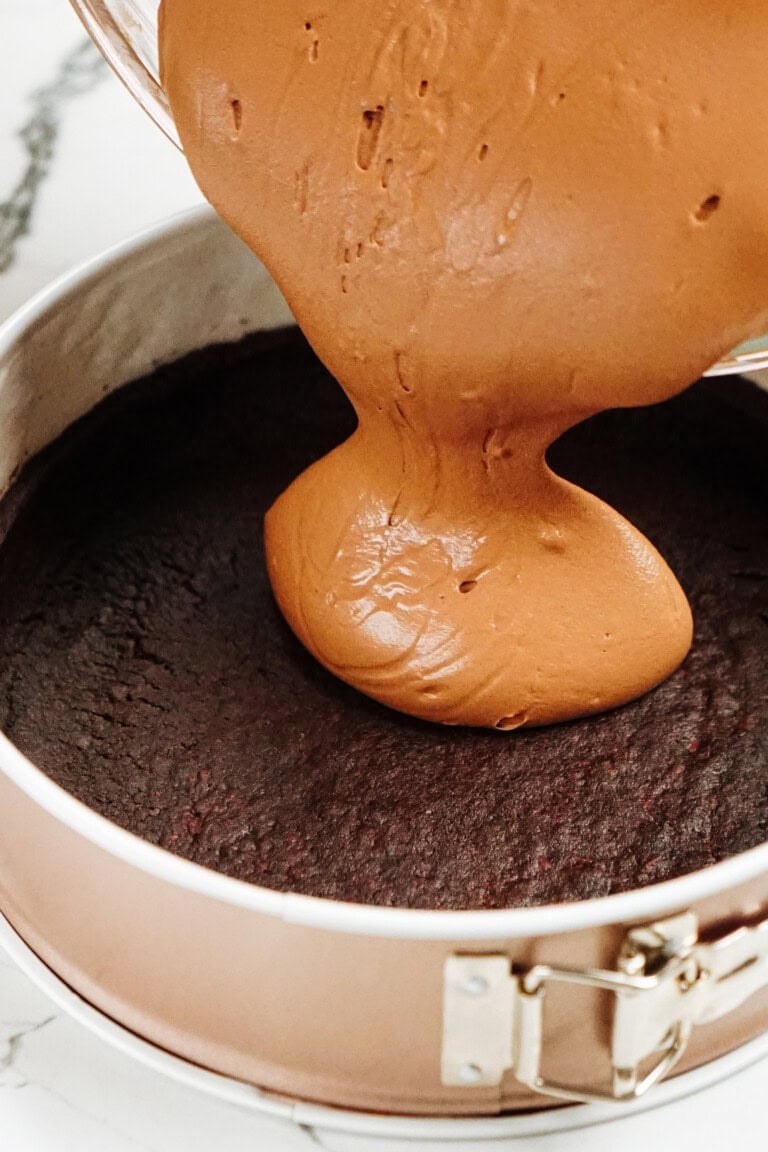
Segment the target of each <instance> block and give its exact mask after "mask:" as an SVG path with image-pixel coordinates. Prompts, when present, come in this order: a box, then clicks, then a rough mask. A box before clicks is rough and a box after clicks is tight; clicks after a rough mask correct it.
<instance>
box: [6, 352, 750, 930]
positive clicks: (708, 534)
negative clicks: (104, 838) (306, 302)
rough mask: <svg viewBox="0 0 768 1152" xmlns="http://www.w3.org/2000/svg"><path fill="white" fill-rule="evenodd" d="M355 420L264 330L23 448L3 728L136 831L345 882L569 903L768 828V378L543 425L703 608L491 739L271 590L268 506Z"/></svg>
mask: <svg viewBox="0 0 768 1152" xmlns="http://www.w3.org/2000/svg"><path fill="white" fill-rule="evenodd" d="M353 426H354V418H353V414H352V410H351V408H350V406H349V404H348V402H347V401H346V399H345V398H344V396H343V394H342V392H341V391H340V389H339V388H338V387H337V386H336V385H335V384H334V382H333V381H332V380H331V379H330V377H329V376H328V374H327V373H326V371H325V370H324V369H323V368H322V367H321V365H320V364H319V362H318V361H317V360H316V359H315V357H314V355H313V354H312V353H311V352H310V351H309V349H308V347H307V345H306V344H305V342H304V340H303V339H302V338H301V337H300V336H299V335H298V334H297V333H296V332H287V333H276V334H273V335H265V336H258V337H251V338H249V339H247V340H246V341H245V342H243V343H242V344H240V345H237V346H231V347H226V348H211V349H209V350H207V351H205V352H202V353H199V354H196V355H193V356H192V357H190V358H188V359H187V360H184V361H182V362H180V363H178V364H176V365H174V366H171V367H169V368H163V369H161V370H160V371H158V372H157V373H156V374H155V375H154V376H153V377H151V378H149V379H148V380H145V381H142V382H140V383H138V384H134V385H132V386H130V387H128V388H127V389H125V390H123V391H122V392H120V393H118V394H116V395H114V396H112V397H110V398H109V399H107V400H105V401H104V402H103V403H102V404H101V405H100V406H99V408H98V409H97V410H96V411H95V412H94V413H93V414H92V415H90V416H89V417H87V418H86V419H84V420H83V421H81V422H80V423H79V424H78V425H76V426H75V427H74V428H73V429H71V430H70V431H69V432H68V433H66V434H65V435H64V436H63V437H62V438H61V440H60V441H58V442H57V443H56V444H54V445H53V446H52V447H51V448H50V449H48V450H46V451H45V452H44V453H43V454H42V455H41V456H40V457H38V458H37V459H36V460H34V461H32V463H31V464H30V465H28V466H27V468H26V469H25V470H24V472H23V474H22V476H21V478H20V479H19V480H18V481H17V483H16V485H15V487H14V489H13V490H12V492H11V494H10V495H9V496H8V497H6V499H5V501H4V502H3V504H2V505H0V513H2V522H3V524H4V525H5V527H4V529H3V532H4V542H3V544H2V547H0V719H1V720H2V725H3V728H4V730H5V731H6V733H7V734H8V735H9V736H10V738H11V739H12V740H14V741H15V742H16V744H17V745H18V746H19V747H20V748H21V749H22V750H23V751H24V752H25V753H26V754H27V755H28V756H29V757H30V758H31V759H32V760H33V761H34V762H35V763H37V764H39V765H40V766H41V767H42V768H43V769H44V770H45V771H46V772H48V773H49V774H50V775H51V776H52V777H53V778H54V779H55V780H56V781H57V782H58V783H60V784H61V785H62V786H63V787H64V788H66V789H67V790H69V791H70V792H72V793H73V794H74V795H76V796H77V797H79V798H80V799H81V800H83V801H84V802H85V803H86V804H88V805H90V806H91V807H92V808H94V809H96V810H97V811H99V812H101V813H103V814H104V815H105V816H107V817H108V818H110V819H112V820H114V821H116V822H117V823H118V824H120V825H122V826H124V827H126V828H128V829H130V830H132V831H134V832H136V833H137V834H138V835H140V836H142V837H144V838H145V839H147V840H149V841H151V842H152V843H155V844H160V845H162V846H163V847H165V848H168V849H170V850H171V851H172V852H175V853H178V854H179V855H182V856H185V857H187V858H189V859H191V860H195V861H197V862H199V863H201V864H205V865H207V866H209V867H211V868H214V869H217V870H219V871H221V872H224V873H227V874H228V875H231V876H236V877H239V878H241V879H244V880H248V881H252V882H254V883H258V884H263V885H266V886H268V887H271V888H276V889H281V890H291V891H297V892H304V893H310V894H314V895H321V896H328V897H335V898H340V899H344V900H355V901H363V902H376V903H380V904H400V905H408V906H411V907H428V908H496V907H505V906H511V905H523V904H536V903H541V902H544V901H552V900H575V899H582V898H585V897H590V896H598V895H604V894H607V893H609V892H619V891H622V890H625V889H629V888H633V887H636V886H638V885H644V884H649V883H653V882H654V881H658V880H663V879H666V878H669V877H672V876H677V875H680V874H681V873H684V872H687V871H690V870H693V869H698V868H702V867H704V866H706V865H708V864H711V863H713V862H715V861H718V860H721V859H723V858H724V857H727V856H730V855H732V854H734V853H737V852H740V851H742V850H744V849H747V848H750V847H752V846H753V845H756V844H759V843H761V842H762V841H764V840H765V839H766V835H767V834H768V725H767V724H766V714H767V711H768V708H767V706H768V534H767V533H766V529H765V516H766V511H765V510H766V507H768V458H767V457H766V452H765V445H766V435H768V396H765V395H763V394H761V393H759V392H758V391H757V390H756V389H755V388H754V387H753V386H751V385H748V384H746V383H744V382H739V381H728V382H727V383H725V384H723V385H719V384H718V385H715V384H713V383H702V384H699V385H697V386H696V387H695V388H694V389H693V390H692V391H690V392H689V393H687V394H685V395H683V396H682V397H680V398H678V399H676V400H673V401H670V402H668V403H666V404H664V405H661V406H659V407H657V408H653V409H647V410H638V411H632V412H626V411H625V412H615V413H608V414H604V415H601V416H599V417H596V418H595V419H594V420H593V421H591V422H590V423H588V424H586V425H582V426H581V427H579V428H578V429H575V430H573V431H571V432H570V433H568V435H567V436H566V437H565V438H564V439H563V440H562V441H561V442H560V443H559V444H558V445H557V446H556V447H555V449H553V450H552V453H551V456H552V463H553V465H554V466H555V467H557V469H558V470H559V471H560V472H562V474H563V475H566V476H568V477H569V478H571V479H573V480H575V481H577V482H578V483H583V484H586V485H588V486H589V488H590V489H591V490H593V491H595V492H597V493H599V495H600V496H601V497H603V498H605V499H607V500H610V501H611V502H612V503H613V504H615V506H616V507H617V508H619V509H620V510H621V512H622V513H624V514H626V515H627V516H629V517H631V518H632V519H633V521H634V522H635V523H637V524H638V525H639V527H640V528H641V530H642V531H644V532H646V533H647V534H648V536H649V537H650V538H651V539H652V540H653V541H654V542H655V543H657V544H658V545H659V546H660V547H661V548H663V549H664V551H665V552H666V553H667V554H668V555H669V556H670V557H671V559H672V561H673V563H674V565H675V567H676V569H677V571H678V572H679V573H680V577H681V580H682V583H683V585H684V587H685V589H686V592H687V593H688V595H689V597H690V599H691V602H692V604H693V607H694V610H695V614H696V620H697V634H696V638H695V643H694V647H693V650H692V652H691V654H690V656H689V657H688V660H687V661H686V663H685V665H684V666H683V667H682V668H681V669H680V670H679V671H678V672H676V673H675V674H674V676H672V677H671V679H669V680H668V681H667V682H666V683H664V684H663V685H662V686H661V687H660V688H658V689H657V690H656V691H655V692H653V693H652V694H650V695H649V696H647V697H645V698H644V699H642V700H640V701H638V702H636V703H634V704H631V705H629V706H627V707H625V708H624V709H622V710H619V711H615V712H613V713H609V714H605V715H602V716H600V717H597V718H592V719H587V720H582V721H578V722H575V723H571V724H568V725H562V726H559V727H551V728H548V729H538V730H530V731H521V732H517V733H514V734H511V735H508V736H503V735H500V734H498V733H494V732H484V731H482V730H478V729H467V728H463V729H462V728H447V727H437V726H435V725H432V724H428V723H424V722H421V721H419V720H415V719H411V718H409V717H407V716H405V715H402V714H400V713H397V712H394V711H390V710H389V709H387V708H385V707H383V706H381V705H379V704H376V703H374V702H373V701H372V700H370V699H368V698H366V697H364V696H362V695H361V694H359V693H357V692H356V691H354V690H353V689H351V688H348V687H347V686H345V685H344V684H342V683H341V682H340V681H339V680H337V679H336V678H334V677H333V676H331V675H330V674H329V673H327V672H326V671H325V670H324V669H323V668H321V667H320V666H319V665H318V664H317V663H315V661H314V660H313V659H312V657H311V656H310V655H309V654H308V653H307V652H306V650H305V649H304V648H303V647H302V646H301V645H300V644H299V642H298V641H297V640H296V639H295V638H294V636H293V634H292V633H291V632H290V630H289V629H288V627H287V626H286V625H285V624H284V622H283V620H282V617H281V615H280V613H279V612H278V611H277V609H276V607H275V605H274V602H273V600H272V596H271V593H270V589H269V583H268V580H267V575H266V571H265V565H264V560H263V549H262V523H263V517H264V513H265V512H266V510H267V509H268V508H269V506H270V505H271V503H272V501H273V500H274V498H275V496H276V495H277V493H278V492H280V491H281V490H282V489H283V488H284V487H285V486H286V485H287V484H288V483H289V482H290V481H291V479H292V477H294V476H295V475H296V474H297V473H299V472H300V471H301V470H302V469H304V468H306V467H307V466H309V465H310V464H311V463H312V462H313V461H314V460H316V459H318V458H319V457H321V456H322V455H323V454H324V453H326V452H328V451H329V450H330V449H332V448H333V446H334V445H335V444H337V443H339V442H340V441H342V440H343V439H344V438H345V437H346V436H347V435H348V434H349V433H350V432H351V430H352V428H353ZM8 525H10V528H9V527H8Z"/></svg>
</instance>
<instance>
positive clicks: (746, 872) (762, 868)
mask: <svg viewBox="0 0 768 1152" xmlns="http://www.w3.org/2000/svg"><path fill="white" fill-rule="evenodd" d="M217 229H222V230H224V231H225V232H228V230H227V229H226V225H224V224H223V223H222V222H221V221H220V220H219V218H218V217H217V216H216V215H215V213H214V212H213V211H212V209H210V208H209V207H208V206H207V205H203V206H201V207H195V208H192V209H188V210H186V211H184V212H181V213H177V214H175V215H173V216H171V217H169V218H166V219H164V220H161V221H159V222H158V223H156V224H153V225H152V226H150V227H149V228H145V229H142V230H141V231H140V232H138V233H136V234H135V235H133V236H131V237H129V238H128V239H126V240H123V241H121V242H120V243H118V244H115V245H113V246H112V247H110V248H108V249H106V250H105V251H104V252H102V253H100V254H98V255H96V256H94V257H91V258H90V259H89V260H86V261H84V262H83V263H80V264H78V265H76V266H75V267H74V268H72V269H71V270H70V271H68V272H66V273H65V274H64V275H63V276H60V277H59V278H58V279H56V280H54V281H53V282H52V283H51V284H49V285H48V286H47V287H45V288H43V289H42V291H40V292H38V293H37V294H36V295H34V296H33V297H32V298H31V299H30V300H29V301H28V302H27V303H26V304H24V305H22V307H21V308H19V309H17V310H16V311H15V312H14V313H12V315H11V316H10V317H9V318H8V319H7V320H6V321H5V322H4V323H3V324H2V325H0V370H1V369H2V366H3V363H4V362H5V361H6V360H7V359H9V358H10V357H11V356H13V354H14V352H15V350H17V349H18V348H19V347H20V345H21V344H22V342H23V341H24V339H25V337H27V336H29V335H30V334H31V333H32V332H33V331H34V330H35V329H36V328H37V327H38V326H40V325H41V324H42V323H43V322H44V320H45V318H46V316H47V315H49V314H51V313H53V312H55V311H59V310H61V309H62V308H64V307H66V306H67V304H69V303H71V302H72V301H73V300H75V299H76V298H77V297H78V295H79V294H80V293H81V292H82V291H83V290H84V289H86V288H87V287H88V286H89V285H90V284H92V283H93V282H94V281H97V280H100V279H103V278H104V277H105V276H108V275H109V274H110V273H111V272H114V271H115V270H116V269H117V268H118V267H121V266H123V265H125V264H126V263H130V262H131V261H132V260H136V259H139V258H141V257H142V256H143V255H144V254H145V253H146V252H147V250H149V249H151V248H154V247H156V246H158V245H161V244H162V243H163V242H168V241H171V242H173V241H176V240H178V239H179V238H181V237H183V236H184V235H188V236H190V237H191V238H192V239H194V238H195V237H196V236H198V235H199V237H200V238H201V239H202V238H204V237H206V236H207V235H209V234H210V233H212V232H213V231H215V230H217ZM254 259H255V257H254ZM0 771H1V772H3V773H4V774H5V775H6V776H7V777H8V778H9V779H10V780H11V781H12V782H13V783H14V784H15V785H16V786H17V787H18V788H19V789H20V790H21V791H22V792H23V793H25V794H26V795H27V797H28V798H29V799H30V800H32V801H33V802H34V803H36V804H38V805H39V806H40V808H42V809H43V810H44V811H45V812H47V813H48V814H49V815H50V816H52V817H53V818H54V819H57V820H59V821H60V822H61V823H63V824H64V825H65V826H67V827H68V828H69V829H70V830H72V831H73V832H75V833H76V834H78V835H80V836H82V837H83V838H84V839H86V840H88V841H90V842H91V843H92V844H94V845H96V846H97V847H99V848H101V849H102V850H103V851H105V852H107V853H109V854H110V855H112V856H114V857H117V858H118V859H120V860H121V861H123V862H124V863H126V864H128V865H130V866H132V867H134V868H138V869H139V870H141V871H142V872H145V873H148V874H149V875H151V876H154V877H155V878H156V879H158V880H162V881H165V882H166V883H168V884H171V885H174V886H177V887H180V888H183V889H186V890H188V891H191V892H195V893H197V894H199V895H201V896H204V897H208V898H210V899H212V900H218V901H221V902H223V903H225V904H229V905H234V906H237V907H240V908H244V909H247V910H249V911H251V912H254V913H260V914H262V915H266V916H271V917H275V918H277V919H280V920H282V921H284V922H286V923H289V924H294V925H300V926H303V927H312V928H318V929H325V930H328V931H335V932H343V933H351V934H355V935H367V936H378V937H389V938H394V939H403V940H405V939H408V940H442V941H447V940H450V941H459V940H466V941H471V940H503V939H510V938H514V939H522V938H528V937H534V936H548V935H554V934H559V933H564V932H574V931H578V930H581V929H589V928H598V927H604V926H606V925H612V924H619V923H627V922H631V921H636V920H643V919H648V917H657V916H658V915H660V914H662V913H666V912H670V911H672V910H675V909H679V908H683V907H686V906H689V905H691V904H694V903H697V902H698V901H701V900H704V899H706V898H708V897H710V896H715V895H717V894H718V893H721V892H723V891H725V890H727V889H730V888H735V887H737V886H739V885H742V884H745V883H748V882H749V881H750V880H753V879H755V878H756V877H757V876H760V875H761V874H765V873H768V842H767V843H765V844H762V845H759V846H758V847H756V848H752V849H750V850H749V851H747V852H742V853H740V854H738V855H737V856H733V857H730V858H729V859H727V860H724V861H722V862H720V863H719V864H714V865H711V866H710V867H708V868H705V869H702V870H700V871H697V872H691V873H688V874H687V875H684V876H680V877H678V878H676V879H673V880H667V881H664V882H663V883H660V884H654V885H650V886H648V887H644V888H638V889H633V890H631V891H629V892H622V893H616V894H614V895H610V896H601V897H597V898H594V899H590V900H583V901H577V902H570V903H562V904H546V905H539V906H535V907H527V908H507V909H493V910H466V911H455V912H449V911H440V910H432V909H414V908H402V907H387V906H382V905H365V904H355V903H351V902H349V903H347V902H342V901H338V900H329V899H325V898H322V897H316V896H302V895H299V894H297V893H294V892H276V891H272V890H271V889H267V888H262V887H259V886H258V885H255V884H249V883H246V882H245V881H242V880H235V879H233V878H232V877H229V876H225V875H223V874H222V873H218V872H214V871H212V870H211V869H208V868H205V867H203V866H201V865H199V864H194V863H192V862H191V861H189V860H185V859H183V858H182V857H180V856H175V855H173V854H172V853H170V852H168V851H167V850H166V849H164V848H158V847H156V846H155V845H153V844H150V843H149V842H148V841H145V840H142V839H140V838H139V837H138V836H135V835H134V834H133V833H131V832H128V831H126V830H125V829H123V828H120V827H119V826H118V825H117V824H114V823H113V822H112V821H110V820H108V819H106V817H104V816H101V815H99V814H98V813H97V812H95V811H94V810H93V809H90V808H88V807H87V806H86V805H84V804H83V803H81V801H79V800H77V799H76V798H75V797H74V796H72V795H71V794H69V793H68V792H66V791H65V790H64V789H63V788H61V787H60V786H59V785H57V784H55V783H54V782H53V781H52V780H51V779H50V778H49V777H47V776H46V775H45V774H44V773H43V772H42V770H41V769H39V768H37V767H36V766H35V765H34V764H33V763H32V762H31V761H30V760H29V759H27V757H26V756H24V755H23V753H22V752H20V751H19V749H18V748H16V747H15V745H14V744H12V743H11V741H10V740H9V739H8V738H7V737H6V736H5V735H4V734H3V733H2V732H0Z"/></svg>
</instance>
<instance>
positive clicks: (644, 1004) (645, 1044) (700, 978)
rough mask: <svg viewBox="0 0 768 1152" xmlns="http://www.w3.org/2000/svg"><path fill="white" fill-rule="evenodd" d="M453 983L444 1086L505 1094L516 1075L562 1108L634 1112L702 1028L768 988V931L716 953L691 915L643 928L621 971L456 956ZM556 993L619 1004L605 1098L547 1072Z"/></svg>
mask: <svg viewBox="0 0 768 1152" xmlns="http://www.w3.org/2000/svg"><path fill="white" fill-rule="evenodd" d="M445 975H446V980H445V998H444V1036H443V1061H442V1069H443V1083H444V1084H446V1085H456V1086H458V1085H462V1086H465V1087H466V1086H477V1087H482V1086H486V1087H487V1086H490V1085H498V1084H500V1083H501V1081H502V1078H503V1076H504V1074H505V1073H506V1072H507V1071H509V1070H511V1069H513V1070H514V1073H515V1076H516V1077H517V1079H518V1080H519V1081H521V1082H522V1083H523V1084H526V1085H527V1086H528V1087H530V1088H532V1089H534V1091H536V1092H540V1093H543V1094H544V1095H548V1096H554V1097H556V1098H557V1099H559V1100H571V1101H577V1102H579V1103H584V1102H588V1103H594V1102H604V1101H606V1100H608V1101H614V1102H618V1103H622V1102H628V1101H632V1100H636V1099H637V1098H638V1097H640V1096H642V1095H643V1094H644V1093H645V1092H647V1091H648V1090H649V1089H650V1088H652V1087H653V1086H654V1085H655V1084H657V1083H658V1082H659V1081H660V1080H662V1079H663V1078H664V1077H665V1076H666V1075H667V1073H668V1072H670V1071H671V1070H672V1069H673V1068H674V1066H675V1064H676V1063H677V1062H678V1060H679V1059H680V1057H681V1056H682V1054H683V1052H684V1051H685V1048H686V1045H687V1044H688V1041H689V1039H690V1036H691V1033H692V1031H693V1028H694V1026H695V1025H696V1024H699V1023H705V1022H707V1021H710V1020H714V1019H717V1018H718V1017H720V1016H723V1015H725V1014H726V1013H728V1012H731V1011H733V1010H734V1009H735V1008H737V1007H738V1006H739V1005H740V1004H741V1003H743V1002H744V1000H746V999H747V997H748V996H750V995H752V993H753V992H755V991H757V990H758V989H759V988H762V987H765V986H766V985H768V921H765V922H764V923H763V924H760V925H758V926H757V927H753V928H747V927H745V928H740V929H738V930H737V931H736V932H733V933H731V934H730V935H728V936H725V937H722V938H721V939H719V940H716V941H714V942H711V943H702V942H701V941H699V935H698V920H697V917H696V916H695V915H694V914H693V913H691V912H687V913H684V914H683V915H681V916H676V917H673V918H670V919H668V920H665V921H660V922H658V923H656V924H651V925H647V926H645V927H641V928H635V929H632V930H631V931H630V932H629V933H628V934H627V936H626V938H625V941H624V944H623V947H622V949H621V952H620V954H619V957H618V960H617V966H616V969H615V970H613V971H608V970H603V969H571V968H562V967H555V966H551V965H548V964H539V965H536V966H535V967H533V968H531V969H529V970H528V971H526V972H524V973H522V974H517V973H514V972H513V971H512V966H511V964H510V961H509V958H508V957H507V956H499V955H496V956H453V957H450V958H449V959H448V961H447V962H446V972H445ZM554 984H559V985H561V986H566V987H567V988H571V989H575V988H578V987H580V988H584V989H588V990H592V991H604V992H607V993H610V994H611V995H613V996H614V998H615V1007H614V1013H613V1026H612V1033H611V1049H610V1057H611V1069H612V1082H611V1083H610V1085H606V1087H605V1089H604V1090H600V1089H595V1088H592V1087H590V1088H587V1087H586V1086H579V1085H571V1084H564V1083H560V1082H557V1081H554V1080H552V1079H549V1078H548V1077H547V1076H546V1075H545V1074H544V1072H543V1071H542V1069H543V1064H544V1061H545V1051H544V1049H545V1015H546V1005H547V1001H548V996H549V991H550V988H551V986H552V985H554ZM575 1042H578V1041H577V1038H575Z"/></svg>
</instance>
